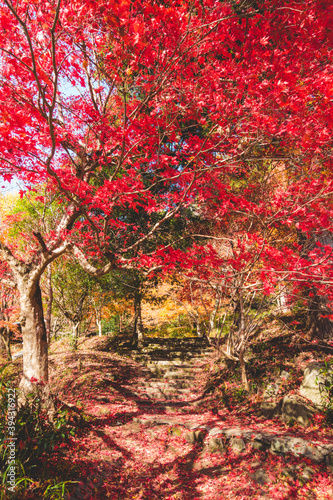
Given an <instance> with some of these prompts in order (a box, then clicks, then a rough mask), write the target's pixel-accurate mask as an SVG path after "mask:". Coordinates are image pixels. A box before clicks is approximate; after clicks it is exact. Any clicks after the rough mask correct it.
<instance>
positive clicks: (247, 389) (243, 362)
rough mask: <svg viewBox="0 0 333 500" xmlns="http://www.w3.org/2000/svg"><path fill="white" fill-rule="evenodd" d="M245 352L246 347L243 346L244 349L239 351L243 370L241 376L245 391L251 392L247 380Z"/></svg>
mask: <svg viewBox="0 0 333 500" xmlns="http://www.w3.org/2000/svg"><path fill="white" fill-rule="evenodd" d="M244 351H245V345H244V344H243V345H242V347H241V348H240V351H239V364H240V368H241V374H242V383H243V385H244V389H245V390H246V391H247V392H250V384H249V381H248V379H247V374H246V365H245V360H244Z"/></svg>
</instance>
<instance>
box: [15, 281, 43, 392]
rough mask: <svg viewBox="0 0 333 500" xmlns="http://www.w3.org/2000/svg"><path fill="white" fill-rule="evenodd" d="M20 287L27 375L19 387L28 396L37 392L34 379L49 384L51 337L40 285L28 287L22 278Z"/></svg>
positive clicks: (24, 358)
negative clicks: (49, 342)
mask: <svg viewBox="0 0 333 500" xmlns="http://www.w3.org/2000/svg"><path fill="white" fill-rule="evenodd" d="M18 288H19V292H20V306H21V328H22V336H23V375H22V378H21V381H20V386H19V388H20V391H21V393H22V394H23V397H24V395H26V394H28V393H30V392H32V391H33V390H34V386H33V385H32V382H31V379H33V380H35V381H38V382H43V383H44V384H47V383H48V381H49V370H48V354H47V335H46V328H45V321H44V314H43V304H42V294H41V289H40V285H39V282H32V283H30V284H29V285H27V284H26V281H25V280H24V279H22V280H20V282H19V284H18Z"/></svg>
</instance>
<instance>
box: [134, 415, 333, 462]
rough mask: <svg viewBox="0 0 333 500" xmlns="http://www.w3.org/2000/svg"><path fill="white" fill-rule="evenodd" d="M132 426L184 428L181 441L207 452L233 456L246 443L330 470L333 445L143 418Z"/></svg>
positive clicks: (163, 419)
mask: <svg viewBox="0 0 333 500" xmlns="http://www.w3.org/2000/svg"><path fill="white" fill-rule="evenodd" d="M134 421H135V422H137V423H140V424H143V425H147V424H150V425H168V426H174V430H173V432H175V429H176V428H177V427H185V428H186V429H187V430H188V431H189V432H187V433H186V435H185V439H186V440H187V441H188V442H190V443H192V444H195V443H201V444H202V445H206V447H207V448H208V449H209V450H210V451H211V452H217V451H219V452H222V453H223V452H225V451H226V450H227V447H228V446H229V447H230V449H231V450H232V451H234V452H236V453H241V452H242V451H244V450H245V447H246V444H247V443H249V444H250V446H252V448H254V449H256V450H260V451H270V452H271V453H274V454H278V455H285V454H287V453H291V454H292V455H294V456H295V457H304V458H309V459H310V460H313V461H314V462H316V463H325V464H326V465H328V466H331V467H333V444H322V443H318V442H316V441H306V440H305V439H302V438H298V437H293V436H290V435H283V436H278V435H277V434H274V433H271V432H262V431H257V430H254V429H240V428H238V427H231V428H229V427H222V426H221V427H218V426H217V425H215V426H214V427H209V426H207V425H200V424H193V423H191V422H187V423H185V424H184V423H183V422H179V421H178V420H177V419H172V418H160V417H157V418H156V417H146V418H135V419H134Z"/></svg>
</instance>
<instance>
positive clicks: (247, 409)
mask: <svg viewBox="0 0 333 500" xmlns="http://www.w3.org/2000/svg"><path fill="white" fill-rule="evenodd" d="M88 347H95V348H96V347H98V346H96V345H95V346H93V345H90V346H89V345H87V344H82V345H81V346H80V349H79V351H77V352H75V353H73V352H71V351H70V350H68V347H67V345H65V344H61V343H60V342H59V343H58V344H55V345H54V347H53V351H52V352H53V354H52V356H51V359H50V363H51V372H52V385H53V389H54V391H55V392H57V394H58V396H59V397H60V398H61V399H62V400H64V401H66V402H68V403H71V404H75V405H76V406H78V407H80V408H82V409H83V411H84V413H85V414H86V415H88V416H89V417H90V419H89V423H88V425H87V427H86V428H85V430H84V432H83V433H82V435H81V436H80V437H78V436H76V437H75V438H72V439H71V441H70V443H68V444H66V445H62V446H63V449H62V450H61V451H62V452H63V453H64V455H65V459H66V460H67V461H68V467H69V468H71V469H72V474H73V480H77V481H79V483H78V484H77V487H76V489H75V490H74V492H73V493H72V496H71V498H72V499H75V498H77V499H103V498H111V499H115V500H116V499H119V500H123V499H124V500H125V499H147V500H153V499H156V500H157V499H175V500H176V499H183V500H185V499H196V498H203V499H206V500H214V499H216V500H217V499H264V498H265V499H272V500H274V499H281V500H282V499H286V500H287V499H290V498H296V499H331V498H333V477H332V473H331V471H330V470H329V468H328V467H326V465H323V464H316V463H314V462H312V461H310V460H309V459H305V458H295V457H292V456H284V457H283V456H277V455H274V454H272V453H269V452H263V451H256V450H253V449H252V448H251V447H247V448H246V450H245V451H244V452H243V453H240V454H236V453H234V452H233V451H231V450H230V449H229V450H227V452H225V453H212V452H210V451H208V450H207V449H206V447H203V446H202V444H201V443H196V444H190V443H189V442H188V441H187V440H186V439H185V436H186V434H187V433H188V428H186V427H191V426H194V425H195V424H200V425H205V426H210V427H214V426H215V425H222V424H223V426H225V427H229V426H230V427H238V428H240V429H244V428H251V429H254V430H255V429H257V430H262V431H263V430H265V431H270V432H273V433H276V434H278V435H281V436H282V435H286V434H287V435H293V436H299V437H302V438H304V439H307V440H311V441H319V442H322V443H332V442H333V439H332V431H331V429H330V428H328V427H323V426H319V425H312V426H310V427H308V428H306V429H304V428H302V427H300V426H293V427H292V428H288V427H287V426H286V425H284V424H283V423H282V422H281V421H280V420H279V419H276V420H268V419H266V418H264V417H262V416H260V414H259V413H258V411H256V408H257V406H256V400H255V397H253V398H252V400H248V399H247V400H245V399H243V400H241V398H240V397H239V398H238V399H239V402H238V404H237V398H236V400H230V399H229V402H228V405H226V404H225V402H224V400H223V398H219V397H218V394H219V392H218V391H217V392H216V395H215V396H211V397H207V398H205V399H204V400H199V399H198V397H199V395H200V394H201V393H202V390H203V389H204V388H205V387H206V382H207V377H208V370H207V368H208V361H207V363H206V364H203V365H202V376H200V377H197V380H198V382H197V383H196V384H195V386H194V387H193V389H192V394H191V395H186V398H184V402H188V401H192V402H194V401H196V400H197V403H195V405H193V404H190V405H187V406H186V405H185V406H181V404H180V405H179V404H178V406H177V405H175V406H173V405H172V404H171V403H170V404H168V403H165V404H157V403H155V404H154V403H149V402H147V401H146V400H144V399H142V397H141V396H140V391H138V388H140V387H141V386H142V384H143V383H144V382H145V381H147V380H148V378H147V377H149V375H148V372H147V370H146V369H145V368H144V367H143V366H142V365H140V364H139V363H136V362H135V361H132V360H130V359H127V358H124V357H121V356H119V355H117V354H114V353H109V352H103V351H97V350H93V349H89V348H88ZM224 388H225V384H224ZM224 390H225V389H224ZM180 403H181V402H180ZM152 417H154V418H153V419H152ZM145 419H147V422H146V423H143V422H144V420H145ZM154 419H155V421H158V419H160V420H162V421H163V423H152V420H154ZM168 419H169V422H166V421H168ZM58 451H59V450H55V451H54V459H52V457H51V456H49V460H50V466H51V467H53V466H54V467H55V466H56V461H57V454H58ZM53 460H54V461H53Z"/></svg>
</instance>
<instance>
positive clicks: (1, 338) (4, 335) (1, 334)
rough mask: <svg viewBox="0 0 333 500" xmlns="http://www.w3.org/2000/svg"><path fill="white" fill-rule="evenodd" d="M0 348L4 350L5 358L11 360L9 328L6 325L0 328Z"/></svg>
mask: <svg viewBox="0 0 333 500" xmlns="http://www.w3.org/2000/svg"><path fill="white" fill-rule="evenodd" d="M0 349H3V350H5V351H6V357H7V360H8V361H11V360H12V353H11V350H10V330H9V326H8V325H6V326H5V327H3V328H1V331H0Z"/></svg>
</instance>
